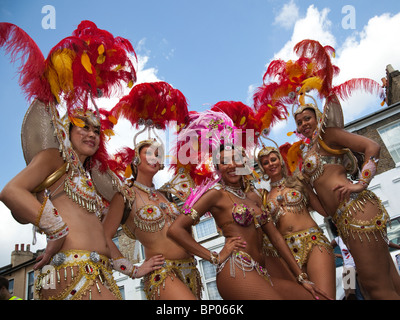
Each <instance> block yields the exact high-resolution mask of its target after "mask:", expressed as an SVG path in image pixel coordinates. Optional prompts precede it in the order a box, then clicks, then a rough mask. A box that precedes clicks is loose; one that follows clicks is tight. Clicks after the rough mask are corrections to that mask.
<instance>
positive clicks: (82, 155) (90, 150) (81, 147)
mask: <svg viewBox="0 0 400 320" xmlns="http://www.w3.org/2000/svg"><path fill="white" fill-rule="evenodd" d="M82 120H83V121H84V122H85V125H84V126H83V127H78V126H75V125H72V127H71V131H70V139H71V143H72V146H73V148H74V150H75V152H76V153H77V155H78V157H79V159H80V161H81V163H84V162H85V160H86V158H88V157H91V156H93V155H94V154H95V153H96V151H97V150H98V149H99V145H100V128H99V127H96V126H93V125H92V124H90V123H89V122H88V121H87V120H85V119H82Z"/></svg>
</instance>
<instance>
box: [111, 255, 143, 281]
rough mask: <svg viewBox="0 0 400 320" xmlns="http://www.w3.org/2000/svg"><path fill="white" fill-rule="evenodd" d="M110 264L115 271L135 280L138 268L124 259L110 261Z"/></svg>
mask: <svg viewBox="0 0 400 320" xmlns="http://www.w3.org/2000/svg"><path fill="white" fill-rule="evenodd" d="M112 264H113V268H114V270H115V271H118V272H121V273H123V274H125V275H127V276H128V277H130V278H132V279H134V278H136V275H137V273H138V271H139V267H137V266H135V265H134V264H133V263H132V262H130V261H129V260H128V259H126V258H124V257H120V258H116V259H112Z"/></svg>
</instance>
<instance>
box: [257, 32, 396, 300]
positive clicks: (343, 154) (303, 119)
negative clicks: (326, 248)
mask: <svg viewBox="0 0 400 320" xmlns="http://www.w3.org/2000/svg"><path fill="white" fill-rule="evenodd" d="M294 50H295V52H296V53H297V54H298V55H299V60H297V61H295V62H291V61H289V62H287V63H279V66H280V67H277V68H271V69H273V70H275V71H273V72H271V74H269V75H274V76H275V79H271V83H268V84H264V88H267V89H266V93H265V95H267V96H270V97H272V99H276V100H279V99H283V100H285V102H291V103H293V116H294V118H295V121H296V126H297V132H298V133H299V134H302V135H303V136H304V137H305V138H306V139H308V142H309V143H304V145H303V148H302V151H303V155H302V176H303V177H304V179H305V181H307V182H308V183H309V184H310V186H312V187H313V188H314V190H315V191H316V193H317V195H318V197H319V199H320V202H321V204H322V205H323V207H324V209H325V210H326V212H327V214H328V215H329V216H330V217H332V220H333V221H334V222H335V224H336V226H337V228H338V230H339V234H340V236H341V237H342V238H343V240H344V241H345V243H346V245H347V247H348V248H349V249H350V250H351V253H352V255H353V257H354V261H355V263H356V268H357V273H358V276H359V280H360V282H361V283H362V286H363V288H364V289H365V290H366V291H367V293H368V295H369V297H370V298H371V299H396V300H398V299H400V276H399V275H398V273H397V271H396V268H395V266H394V264H393V261H392V259H391V256H390V254H389V252H388V249H387V235H386V225H387V221H388V218H389V217H388V214H387V212H386V210H385V208H384V206H383V205H382V203H381V201H380V199H379V198H378V197H377V196H376V195H375V194H374V193H373V192H371V191H370V190H368V189H367V188H368V185H369V183H370V181H371V180H372V178H373V176H374V175H375V173H376V170H377V165H378V158H379V152H380V147H379V145H378V144H377V143H376V142H374V141H372V140H370V139H367V138H365V137H363V136H359V135H355V134H352V133H349V132H346V131H345V130H344V129H343V114H342V109H341V106H340V103H339V98H342V99H344V98H347V97H348V96H350V94H351V93H352V92H353V91H354V90H356V89H363V90H365V91H367V92H370V93H378V94H380V95H381V97H383V90H382V88H381V86H380V85H379V84H378V83H377V82H375V81H373V80H371V79H351V80H349V81H346V82H345V83H343V84H340V85H337V86H333V85H332V79H333V77H334V76H335V75H337V74H338V72H339V69H338V68H337V67H336V66H334V65H333V64H332V62H331V55H332V54H333V53H334V49H333V48H332V47H329V46H325V47H323V46H322V45H321V44H320V43H319V42H317V41H314V40H304V41H302V42H300V43H298V44H297V45H296V46H295V48H294ZM304 62H305V63H304ZM273 64H274V63H271V65H273ZM292 65H297V69H296V70H298V71H299V72H297V71H296V72H294V71H293V69H291V68H289V66H292ZM268 70H270V69H268ZM268 72H269V71H267V73H268ZM274 80H275V81H274ZM271 88H274V90H275V91H274V93H271ZM312 90H317V93H318V95H319V97H320V98H325V106H324V110H323V112H321V111H319V109H318V107H317V104H316V102H315V100H314V99H313V98H312V97H311V96H309V95H308V94H307V93H308V92H310V91H312ZM307 97H310V98H312V99H313V100H314V103H306V102H305V99H306V98H307ZM352 152H358V153H362V154H364V158H365V162H364V163H363V164H362V165H361V169H360V173H359V179H358V182H357V183H353V182H352V181H350V180H349V179H348V178H347V174H354V173H355V172H357V161H356V160H355V157H354V155H353V153H352Z"/></svg>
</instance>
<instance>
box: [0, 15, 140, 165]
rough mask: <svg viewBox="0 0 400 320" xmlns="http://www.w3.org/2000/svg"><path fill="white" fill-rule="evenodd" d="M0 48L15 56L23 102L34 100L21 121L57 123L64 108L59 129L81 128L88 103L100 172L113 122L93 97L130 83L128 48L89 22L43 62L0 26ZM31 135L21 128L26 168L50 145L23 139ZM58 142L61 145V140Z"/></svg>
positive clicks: (12, 28) (32, 46)
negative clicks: (97, 127) (97, 131)
mask: <svg viewBox="0 0 400 320" xmlns="http://www.w3.org/2000/svg"><path fill="white" fill-rule="evenodd" d="M1 46H2V47H4V48H5V49H6V52H8V53H10V54H11V58H12V61H15V60H16V59H17V56H18V55H20V59H21V66H20V68H19V73H20V79H19V82H20V85H21V87H22V89H23V90H24V92H25V94H26V96H27V98H28V99H29V100H31V99H35V101H34V102H33V103H32V106H31V107H30V110H28V112H27V116H26V117H25V122H29V120H30V119H29V118H28V115H31V117H34V115H35V114H36V113H42V115H41V116H45V115H46V114H49V116H47V117H50V118H59V117H60V116H59V114H60V113H62V112H63V111H65V110H63V108H64V107H65V108H66V118H68V119H65V120H63V122H65V123H64V125H65V127H67V126H68V123H67V122H71V123H73V124H74V125H78V126H83V122H82V121H81V120H79V117H80V116H81V115H82V112H83V113H85V112H86V110H87V109H88V106H89V101H91V102H92V104H93V105H94V106H95V109H97V110H95V115H96V116H97V118H98V119H99V120H98V121H99V122H100V124H101V138H100V148H99V150H98V151H97V152H96V154H95V155H94V156H93V160H94V162H97V163H98V164H99V165H100V166H99V168H100V170H101V171H102V172H104V171H105V170H106V169H107V160H108V155H107V151H106V147H105V141H106V140H107V139H106V136H110V135H112V128H113V126H114V124H115V123H116V120H115V118H114V117H112V116H111V114H110V113H109V112H107V111H106V110H98V108H97V106H96V103H95V98H97V97H101V96H104V97H110V96H111V94H113V93H114V92H115V90H116V89H117V88H118V87H119V86H121V82H123V81H124V82H126V83H127V85H128V86H132V85H133V83H134V82H135V81H136V71H135V68H134V66H133V64H132V61H131V57H130V55H132V56H133V57H136V55H135V52H134V50H133V47H132V45H131V43H130V42H129V41H128V40H126V39H124V38H121V37H115V38H114V36H113V35H112V34H111V33H109V32H108V31H106V30H102V29H99V28H97V26H96V25H95V24H94V23H93V22H91V21H82V22H81V23H80V24H79V26H78V28H77V29H76V30H75V31H74V32H73V33H72V36H70V37H67V38H65V39H63V40H61V41H60V42H59V43H58V44H57V45H56V46H54V47H53V48H52V49H51V50H50V53H49V55H48V57H47V58H46V59H44V56H43V54H42V52H41V51H40V49H39V48H38V46H37V45H36V43H35V42H34V40H32V39H31V38H30V37H29V35H28V34H27V33H26V32H25V31H23V30H22V29H20V28H19V27H18V26H16V25H13V24H11V23H0V47H1ZM43 109H45V110H43ZM34 110H35V111H34ZM50 114H51V115H50ZM39 118H40V117H39ZM35 121H36V120H35ZM38 121H40V119H38ZM53 125H54V124H53ZM53 130H54V129H53ZM53 130H51V131H53ZM31 131H32V128H31V127H29V128H26V126H24V127H23V134H22V142H23V149H24V155H25V160H26V162H27V163H29V162H30V161H31V159H32V157H33V156H34V155H35V154H36V153H37V152H39V151H40V150H42V149H45V148H46V146H45V145H43V144H42V142H43V141H44V140H51V138H48V139H47V137H39V135H35V140H32V139H31V138H29V135H33V134H32V132H31ZM65 133H67V136H69V134H68V132H64V133H63V134H62V135H64V134H65ZM43 134H44V135H47V133H43ZM25 138H26V139H25ZM38 140H42V141H38ZM58 142H59V143H60V144H63V142H62V141H58ZM49 143H50V142H49ZM28 144H31V145H28ZM55 144H57V142H55ZM33 145H37V147H33ZM52 146H53V145H52ZM63 156H64V157H65V154H63Z"/></svg>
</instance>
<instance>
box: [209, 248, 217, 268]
mask: <svg viewBox="0 0 400 320" xmlns="http://www.w3.org/2000/svg"><path fill="white" fill-rule="evenodd" d="M210 259H211V261H210V262H211V264H213V265H214V266H217V265H219V254H218V253H217V252H215V251H210Z"/></svg>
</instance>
